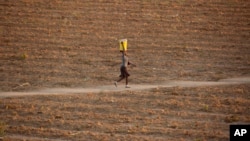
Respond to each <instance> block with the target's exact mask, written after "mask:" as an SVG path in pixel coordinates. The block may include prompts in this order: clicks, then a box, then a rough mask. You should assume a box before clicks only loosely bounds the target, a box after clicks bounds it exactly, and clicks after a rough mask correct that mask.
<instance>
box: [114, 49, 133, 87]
mask: <svg viewBox="0 0 250 141" xmlns="http://www.w3.org/2000/svg"><path fill="white" fill-rule="evenodd" d="M121 53H122V64H121V67H120V71H121V75H120V78H119V79H118V80H117V81H115V83H114V84H115V86H116V87H117V84H118V82H120V81H122V80H123V79H126V86H125V88H130V87H129V86H128V77H129V76H130V74H129V73H128V70H127V67H128V66H129V65H133V66H136V65H134V64H132V63H131V62H129V59H128V55H127V51H125V50H124V51H121Z"/></svg>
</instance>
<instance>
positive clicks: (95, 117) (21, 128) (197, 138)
mask: <svg viewBox="0 0 250 141" xmlns="http://www.w3.org/2000/svg"><path fill="white" fill-rule="evenodd" d="M249 92H250V87H249V85H237V86H220V87H216V86H214V87H197V88H180V87H174V88H155V89H152V90H150V91H124V92H108V93H106V92H103V93H101V92H100V93H88V94H82V95H81V94H77V95H57V96H54V95H53V96H27V97H17V98H16V97H15V98H14V97H13V98H5V99H0V100H1V101H0V104H1V107H0V112H1V120H4V121H5V122H6V124H7V125H6V126H7V130H6V137H5V138H4V140H6V141H8V140H18V139H19V140H32V141H40V140H41V141H42V140H149V141H152V140H162V141H163V140H164V141H165V140H178V141H182V140H183V141H184V140H185V141H186V140H192V141H201V140H202V141H203V140H209V141H213V140H214V141H217V140H220V141H228V140H229V125H230V124H232V123H250V109H249V105H250V100H249V99H250V95H249ZM34 137H35V138H34Z"/></svg>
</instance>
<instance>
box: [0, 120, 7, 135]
mask: <svg viewBox="0 0 250 141" xmlns="http://www.w3.org/2000/svg"><path fill="white" fill-rule="evenodd" d="M5 130H6V124H5V123H4V122H3V121H0V137H3V136H4V135H5Z"/></svg>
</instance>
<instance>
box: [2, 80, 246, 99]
mask: <svg viewBox="0 0 250 141" xmlns="http://www.w3.org/2000/svg"><path fill="white" fill-rule="evenodd" d="M245 83H250V77H242V78H229V79H221V80H219V81H174V80H172V81H168V82H165V83H162V84H145V85H143V84H142V85H138V84H135V85H133V84H132V85H131V88H125V87H124V84H123V83H120V84H119V85H118V87H115V86H114V85H107V86H97V87H90V88H49V89H42V90H38V91H29V92H0V97H13V96H27V95H55V94H80V93H81V94H82V93H101V92H111V91H125V90H130V91H131V90H146V89H152V88H158V87H199V86H218V85H234V84H245Z"/></svg>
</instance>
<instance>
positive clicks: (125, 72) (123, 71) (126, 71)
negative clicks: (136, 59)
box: [120, 66, 130, 78]
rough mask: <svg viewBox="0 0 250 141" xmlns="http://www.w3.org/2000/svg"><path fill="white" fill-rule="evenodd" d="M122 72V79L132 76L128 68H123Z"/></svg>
mask: <svg viewBox="0 0 250 141" xmlns="http://www.w3.org/2000/svg"><path fill="white" fill-rule="evenodd" d="M120 71H121V75H120V77H122V78H124V77H129V76H130V74H129V73H128V70H127V67H124V66H121V68H120Z"/></svg>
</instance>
